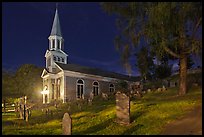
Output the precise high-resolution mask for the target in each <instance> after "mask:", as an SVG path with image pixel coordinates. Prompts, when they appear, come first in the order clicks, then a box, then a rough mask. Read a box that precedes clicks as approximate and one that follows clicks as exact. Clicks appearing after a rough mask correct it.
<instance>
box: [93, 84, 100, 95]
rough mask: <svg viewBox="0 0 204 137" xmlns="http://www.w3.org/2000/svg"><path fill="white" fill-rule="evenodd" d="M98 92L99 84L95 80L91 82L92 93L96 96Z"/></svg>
mask: <svg viewBox="0 0 204 137" xmlns="http://www.w3.org/2000/svg"><path fill="white" fill-rule="evenodd" d="M98 92H99V84H98V82H96V81H95V82H94V83H93V94H94V96H97V95H98Z"/></svg>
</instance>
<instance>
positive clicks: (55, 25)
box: [50, 7, 62, 37]
mask: <svg viewBox="0 0 204 137" xmlns="http://www.w3.org/2000/svg"><path fill="white" fill-rule="evenodd" d="M54 35H57V36H60V37H62V33H61V28H60V22H59V16H58V11H57V7H56V11H55V18H54V21H53V25H52V31H51V34H50V36H54Z"/></svg>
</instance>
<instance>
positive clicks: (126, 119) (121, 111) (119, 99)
mask: <svg viewBox="0 0 204 137" xmlns="http://www.w3.org/2000/svg"><path fill="white" fill-rule="evenodd" d="M116 116H117V119H116V122H117V123H119V124H125V125H128V124H130V98H129V97H128V96H127V95H125V94H124V93H120V92H117V93H116Z"/></svg>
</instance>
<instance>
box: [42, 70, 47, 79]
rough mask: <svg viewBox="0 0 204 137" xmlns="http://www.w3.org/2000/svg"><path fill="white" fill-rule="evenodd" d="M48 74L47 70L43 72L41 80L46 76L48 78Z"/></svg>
mask: <svg viewBox="0 0 204 137" xmlns="http://www.w3.org/2000/svg"><path fill="white" fill-rule="evenodd" d="M48 73H49V72H48V71H47V70H46V69H44V70H43V72H42V74H41V78H43V77H44V76H46V75H47V74H48Z"/></svg>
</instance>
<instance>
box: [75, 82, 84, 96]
mask: <svg viewBox="0 0 204 137" xmlns="http://www.w3.org/2000/svg"><path fill="white" fill-rule="evenodd" d="M83 96H84V82H83V81H82V80H81V79H80V80H77V95H76V97H77V98H83Z"/></svg>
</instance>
